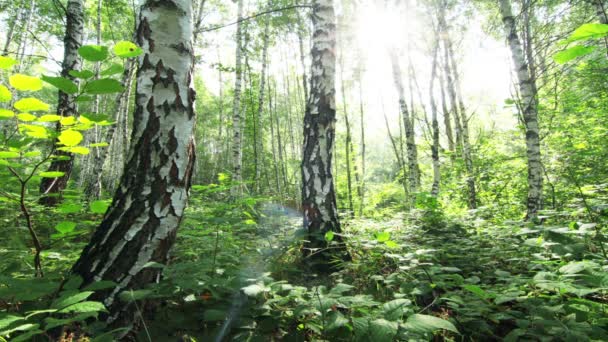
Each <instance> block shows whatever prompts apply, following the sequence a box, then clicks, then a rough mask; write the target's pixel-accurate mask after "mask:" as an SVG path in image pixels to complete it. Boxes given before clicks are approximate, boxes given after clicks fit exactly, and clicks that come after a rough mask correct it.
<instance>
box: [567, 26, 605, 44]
mask: <svg viewBox="0 0 608 342" xmlns="http://www.w3.org/2000/svg"><path fill="white" fill-rule="evenodd" d="M606 34H608V25H605V24H597V23H590V24H583V25H581V26H580V27H579V28H577V29H576V30H574V32H572V34H571V35H570V38H568V40H569V41H576V40H584V39H589V38H599V37H603V36H605V35H606Z"/></svg>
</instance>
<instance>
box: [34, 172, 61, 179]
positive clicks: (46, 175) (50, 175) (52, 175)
mask: <svg viewBox="0 0 608 342" xmlns="http://www.w3.org/2000/svg"><path fill="white" fill-rule="evenodd" d="M38 175H39V176H40V177H42V178H59V177H63V175H65V172H62V171H44V172H40V173H39V174H38Z"/></svg>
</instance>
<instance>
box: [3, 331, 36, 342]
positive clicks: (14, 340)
mask: <svg viewBox="0 0 608 342" xmlns="http://www.w3.org/2000/svg"><path fill="white" fill-rule="evenodd" d="M42 333H44V331H42V330H40V329H34V330H29V331H28V332H26V333H25V334H21V335H19V336H16V337H15V338H12V339H11V342H22V341H31V340H32V336H36V335H40V334H42Z"/></svg>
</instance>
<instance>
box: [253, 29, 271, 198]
mask: <svg viewBox="0 0 608 342" xmlns="http://www.w3.org/2000/svg"><path fill="white" fill-rule="evenodd" d="M269 29H270V21H268V20H266V22H265V23H264V37H263V40H264V43H263V47H262V72H261V74H260V92H259V94H258V112H257V116H256V122H255V124H256V133H257V134H256V136H255V137H254V141H255V142H254V144H255V152H256V153H255V187H256V190H257V191H258V192H259V191H260V177H261V173H262V172H261V171H262V164H263V163H264V162H263V159H262V156H263V154H264V145H263V144H262V140H263V139H264V131H263V128H262V114H263V113H264V92H265V90H266V68H267V64H268V41H269V37H268V34H269V32H268V31H269Z"/></svg>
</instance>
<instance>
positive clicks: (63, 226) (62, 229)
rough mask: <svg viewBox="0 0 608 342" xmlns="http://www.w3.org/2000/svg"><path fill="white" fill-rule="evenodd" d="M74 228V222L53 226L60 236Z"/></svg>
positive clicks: (64, 222) (63, 222)
mask: <svg viewBox="0 0 608 342" xmlns="http://www.w3.org/2000/svg"><path fill="white" fill-rule="evenodd" d="M75 228H76V222H69V221H62V222H59V223H57V224H56V225H55V229H56V230H57V231H58V232H60V233H61V234H67V233H70V232H72V231H74V229H75Z"/></svg>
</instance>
